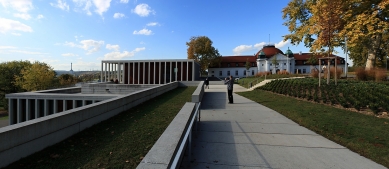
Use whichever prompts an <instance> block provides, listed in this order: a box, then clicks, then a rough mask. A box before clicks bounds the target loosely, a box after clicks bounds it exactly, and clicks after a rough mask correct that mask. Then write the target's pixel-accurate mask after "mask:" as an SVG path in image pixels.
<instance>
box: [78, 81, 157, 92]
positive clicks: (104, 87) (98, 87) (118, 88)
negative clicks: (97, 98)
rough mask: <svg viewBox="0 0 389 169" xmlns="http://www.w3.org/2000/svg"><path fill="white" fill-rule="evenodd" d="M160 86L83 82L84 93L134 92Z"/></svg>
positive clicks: (82, 89)
mask: <svg viewBox="0 0 389 169" xmlns="http://www.w3.org/2000/svg"><path fill="white" fill-rule="evenodd" d="M155 86H159V84H141V85H140V84H139V85H132V84H112V83H109V84H99V83H95V84H83V85H82V88H81V93H82V94H129V93H132V92H136V91H140V90H144V89H147V88H151V87H155Z"/></svg>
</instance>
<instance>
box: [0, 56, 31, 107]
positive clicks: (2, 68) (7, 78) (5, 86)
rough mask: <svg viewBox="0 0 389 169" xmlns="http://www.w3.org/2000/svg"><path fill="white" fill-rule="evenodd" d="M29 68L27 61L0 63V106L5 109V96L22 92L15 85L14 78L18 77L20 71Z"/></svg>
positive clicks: (22, 90)
mask: <svg viewBox="0 0 389 169" xmlns="http://www.w3.org/2000/svg"><path fill="white" fill-rule="evenodd" d="M29 66H31V63H30V62H29V61H11V62H3V63H0V72H1V73H0V104H1V105H4V109H7V107H8V102H7V100H6V99H5V94H9V93H18V92H24V91H25V90H24V89H22V88H21V87H20V86H18V85H15V76H19V75H20V74H21V71H22V70H23V69H24V68H26V67H29Z"/></svg>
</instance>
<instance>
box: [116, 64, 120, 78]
mask: <svg viewBox="0 0 389 169" xmlns="http://www.w3.org/2000/svg"><path fill="white" fill-rule="evenodd" d="M115 65H116V79H118V81H119V83H120V63H119V62H118V63H116V64H115Z"/></svg>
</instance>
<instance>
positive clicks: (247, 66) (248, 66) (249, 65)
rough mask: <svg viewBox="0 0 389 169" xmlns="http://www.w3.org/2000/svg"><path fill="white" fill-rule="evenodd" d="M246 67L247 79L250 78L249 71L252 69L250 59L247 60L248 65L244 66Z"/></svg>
mask: <svg viewBox="0 0 389 169" xmlns="http://www.w3.org/2000/svg"><path fill="white" fill-rule="evenodd" d="M244 66H245V67H246V77H248V72H249V69H250V68H251V64H250V62H249V59H247V60H246V64H245V65H244Z"/></svg>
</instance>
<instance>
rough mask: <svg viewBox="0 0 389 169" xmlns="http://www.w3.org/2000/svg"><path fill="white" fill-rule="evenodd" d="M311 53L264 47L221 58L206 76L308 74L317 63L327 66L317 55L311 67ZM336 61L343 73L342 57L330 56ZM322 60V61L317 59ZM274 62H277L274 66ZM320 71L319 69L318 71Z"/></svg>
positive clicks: (323, 59) (325, 61)
mask: <svg viewBox="0 0 389 169" xmlns="http://www.w3.org/2000/svg"><path fill="white" fill-rule="evenodd" d="M313 55H314V54H313V53H302V52H299V53H293V52H292V51H291V50H290V49H288V50H286V52H285V53H284V52H282V51H281V50H280V49H278V48H276V47H275V45H272V44H270V45H265V46H264V47H263V48H262V49H261V50H259V51H258V52H257V53H256V54H254V55H244V56H223V57H222V61H221V64H220V65H218V66H212V67H209V68H208V75H209V76H211V77H219V78H224V77H227V76H230V75H232V76H234V77H246V76H254V75H255V74H257V73H259V72H271V73H272V74H276V73H277V72H279V71H287V72H289V73H291V74H297V73H298V74H310V73H311V71H312V70H311V69H312V68H313V67H316V68H317V69H320V68H319V66H318V65H319V61H320V62H321V63H320V64H321V65H323V66H324V65H327V63H328V59H325V58H326V56H323V57H322V56H319V55H317V56H316V58H317V63H316V64H314V65H311V64H309V63H308V59H309V58H310V57H311V56H313ZM331 57H335V58H336V61H337V67H338V69H341V70H342V72H345V71H347V70H345V63H346V62H345V60H344V58H342V57H339V56H335V55H332V56H331ZM318 58H322V59H318ZM274 60H276V61H277V63H276V64H274ZM247 61H248V62H249V63H250V67H249V69H248V70H246V62H247ZM334 63H335V59H330V64H331V65H334ZM320 70H321V69H320Z"/></svg>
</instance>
